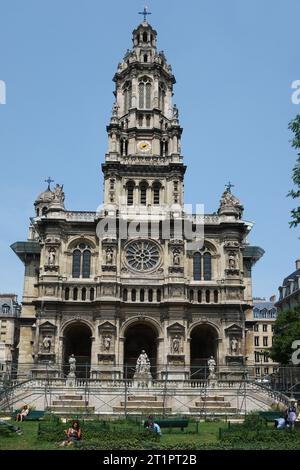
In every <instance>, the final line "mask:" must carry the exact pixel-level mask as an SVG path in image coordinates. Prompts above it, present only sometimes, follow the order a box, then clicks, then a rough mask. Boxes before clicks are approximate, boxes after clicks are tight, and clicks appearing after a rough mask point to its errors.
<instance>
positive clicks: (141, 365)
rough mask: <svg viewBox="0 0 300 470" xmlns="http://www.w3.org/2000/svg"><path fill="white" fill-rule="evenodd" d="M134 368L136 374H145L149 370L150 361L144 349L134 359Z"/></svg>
mask: <svg viewBox="0 0 300 470" xmlns="http://www.w3.org/2000/svg"><path fill="white" fill-rule="evenodd" d="M135 370H136V372H137V373H138V374H147V373H149V372H150V361H149V358H148V356H147V354H146V351H145V350H144V349H143V350H142V352H141V354H140V355H139V357H138V359H137V361H136V367H135Z"/></svg>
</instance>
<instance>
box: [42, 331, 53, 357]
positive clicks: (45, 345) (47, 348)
mask: <svg viewBox="0 0 300 470" xmlns="http://www.w3.org/2000/svg"><path fill="white" fill-rule="evenodd" d="M42 344H43V351H44V352H46V353H49V352H50V350H51V338H50V336H48V335H47V336H45V337H44V339H43V343H42Z"/></svg>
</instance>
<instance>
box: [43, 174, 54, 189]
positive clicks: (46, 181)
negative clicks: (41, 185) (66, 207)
mask: <svg viewBox="0 0 300 470" xmlns="http://www.w3.org/2000/svg"><path fill="white" fill-rule="evenodd" d="M45 183H48V190H49V191H51V188H50V184H51V183H54V180H52V179H51V177H50V176H48V178H47V179H46V180H45Z"/></svg>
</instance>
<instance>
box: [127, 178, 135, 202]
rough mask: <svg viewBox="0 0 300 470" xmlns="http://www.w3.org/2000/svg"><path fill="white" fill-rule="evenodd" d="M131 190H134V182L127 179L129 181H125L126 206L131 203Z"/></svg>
mask: <svg viewBox="0 0 300 470" xmlns="http://www.w3.org/2000/svg"><path fill="white" fill-rule="evenodd" d="M133 190H134V183H133V182H132V181H129V183H127V205H128V206H132V205H133Z"/></svg>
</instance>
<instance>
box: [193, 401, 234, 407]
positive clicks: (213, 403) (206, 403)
mask: <svg viewBox="0 0 300 470" xmlns="http://www.w3.org/2000/svg"><path fill="white" fill-rule="evenodd" d="M196 406H202V407H205V408H208V407H209V406H218V407H220V408H227V407H230V406H231V404H230V403H229V401H220V402H216V401H196Z"/></svg>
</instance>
